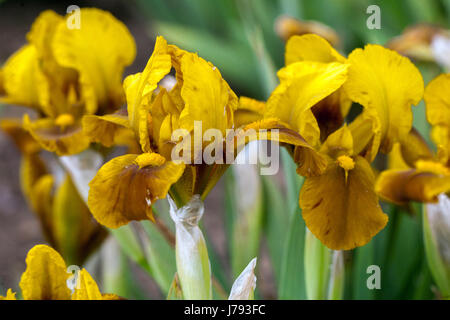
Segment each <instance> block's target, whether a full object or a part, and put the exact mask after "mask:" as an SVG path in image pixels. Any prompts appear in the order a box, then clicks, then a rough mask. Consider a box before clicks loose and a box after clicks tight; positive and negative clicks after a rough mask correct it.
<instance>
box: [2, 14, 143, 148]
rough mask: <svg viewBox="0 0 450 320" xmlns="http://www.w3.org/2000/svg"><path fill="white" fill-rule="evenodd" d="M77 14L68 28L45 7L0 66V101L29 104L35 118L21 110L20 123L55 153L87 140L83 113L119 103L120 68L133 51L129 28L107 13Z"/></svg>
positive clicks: (114, 107)
mask: <svg viewBox="0 0 450 320" xmlns="http://www.w3.org/2000/svg"><path fill="white" fill-rule="evenodd" d="M80 19H81V21H82V25H81V28H80V29H69V28H68V26H67V23H66V20H67V18H65V17H62V16H60V15H58V14H56V13H55V12H53V11H50V10H48V11H44V12H43V13H41V14H40V15H39V17H38V18H37V19H36V20H35V22H34V23H33V25H32V28H31V30H30V32H29V33H28V35H27V40H28V43H27V44H26V45H24V46H23V47H22V48H21V49H20V50H18V51H17V52H16V53H15V54H13V55H12V56H11V57H10V58H9V59H8V60H7V62H6V63H5V65H4V66H3V68H2V71H1V79H2V80H1V81H0V83H1V87H2V89H1V90H0V96H1V101H2V102H5V103H9V104H16V105H23V106H27V107H30V108H32V109H34V110H35V111H36V113H37V115H38V119H36V120H31V119H30V117H29V116H28V115H25V116H24V121H23V122H24V128H25V129H26V130H28V131H29V132H30V133H31V134H32V136H33V137H34V139H35V140H36V141H38V142H39V143H40V144H41V146H42V147H43V148H45V149H46V150H49V151H52V152H56V153H57V154H58V155H67V154H75V153H78V152H80V151H83V150H84V149H86V148H87V147H88V146H89V143H90V141H89V139H88V138H87V136H86V135H85V134H84V133H83V131H82V128H81V123H80V121H81V117H82V115H84V114H104V113H110V112H112V111H115V110H117V109H118V108H119V107H120V106H121V105H122V104H123V102H124V93H123V89H122V85H121V82H122V73H123V70H124V68H125V66H127V65H130V64H131V63H132V62H133V60H134V57H135V54H136V47H135V43H134V39H133V37H132V36H131V34H130V33H129V31H128V29H127V28H126V26H125V25H123V24H122V23H121V22H120V21H118V20H117V19H116V18H114V17H113V16H112V15H111V14H110V13H108V12H105V11H102V10H99V9H94V8H88V9H81V10H80Z"/></svg>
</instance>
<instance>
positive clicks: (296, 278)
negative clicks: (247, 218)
mask: <svg viewBox="0 0 450 320" xmlns="http://www.w3.org/2000/svg"><path fill="white" fill-rule="evenodd" d="M304 247H305V223H304V222H303V219H302V216H301V211H300V208H298V209H297V210H296V211H295V213H294V214H292V216H291V222H290V226H289V229H288V233H287V238H286V243H285V248H284V252H283V258H282V263H281V280H280V287H279V288H278V298H279V299H306V286H305V267H304V263H303V253H304Z"/></svg>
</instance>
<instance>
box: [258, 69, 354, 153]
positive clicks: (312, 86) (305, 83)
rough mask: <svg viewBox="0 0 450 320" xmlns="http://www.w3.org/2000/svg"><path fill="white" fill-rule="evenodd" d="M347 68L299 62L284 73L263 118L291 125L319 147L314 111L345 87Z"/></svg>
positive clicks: (282, 71)
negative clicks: (315, 107) (315, 106)
mask: <svg viewBox="0 0 450 320" xmlns="http://www.w3.org/2000/svg"><path fill="white" fill-rule="evenodd" d="M347 68H348V65H346V64H341V63H328V64H325V63H318V62H296V63H293V64H290V65H289V66H287V67H285V68H283V69H281V70H280V71H279V72H278V76H279V78H280V80H281V83H280V85H279V86H278V87H277V88H276V89H275V90H274V91H273V92H272V94H271V96H270V97H269V100H268V101H267V104H266V110H265V115H264V116H265V117H266V118H273V117H276V118H279V119H280V120H281V121H283V122H286V123H288V124H289V125H290V126H291V127H292V128H293V129H294V130H296V131H298V132H299V133H300V135H301V136H302V137H304V138H305V139H306V141H308V143H309V144H311V145H312V146H314V147H315V146H317V145H318V144H319V142H320V129H319V126H318V123H317V120H316V119H315V117H314V115H313V113H312V111H311V108H312V107H313V106H314V105H315V104H316V103H318V102H319V101H320V100H322V99H324V98H325V97H327V96H328V95H330V94H331V93H332V92H334V91H336V90H337V89H338V88H339V87H340V86H341V85H342V84H343V83H344V81H345V80H346V78H347Z"/></svg>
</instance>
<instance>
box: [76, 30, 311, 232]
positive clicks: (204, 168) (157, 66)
mask: <svg viewBox="0 0 450 320" xmlns="http://www.w3.org/2000/svg"><path fill="white" fill-rule="evenodd" d="M172 69H174V70H175V73H176V84H175V85H174V86H173V88H171V89H169V90H167V89H165V88H163V87H162V86H159V87H158V84H160V82H161V80H162V79H163V78H164V77H165V76H166V75H167V74H169V72H170V71H171V70H172ZM124 88H125V91H126V98H127V105H128V106H127V109H128V115H124V114H113V115H106V116H86V117H85V118H84V119H83V126H84V127H85V128H86V130H85V131H86V132H88V134H89V135H90V136H91V137H92V139H98V141H99V142H102V143H104V144H105V143H110V142H111V141H112V137H114V135H115V132H116V130H118V129H119V128H121V129H122V130H123V129H128V130H130V131H132V132H134V134H135V137H136V140H137V141H138V143H139V145H140V147H141V152H140V153H136V154H127V155H123V156H120V157H117V158H115V159H113V160H111V161H109V162H108V163H106V164H105V165H104V166H103V167H102V168H101V169H100V170H99V171H98V173H97V175H96V177H95V178H94V179H93V180H92V181H91V183H90V192H89V198H88V205H89V208H90V210H91V211H92V213H93V215H94V217H95V218H96V219H97V220H98V221H99V222H100V223H101V224H104V225H106V226H108V227H110V228H117V227H119V226H121V225H124V224H126V223H128V222H130V221H132V220H142V219H152V211H151V205H152V204H153V203H154V202H155V201H156V200H158V199H161V198H165V197H166V195H167V193H170V195H171V196H172V198H173V199H174V200H175V201H176V202H177V205H183V204H185V203H187V202H188V201H189V200H190V199H191V198H192V196H193V195H194V194H199V195H201V197H202V198H204V197H205V196H206V195H207V194H208V192H209V191H210V190H211V188H212V187H213V186H214V185H215V183H216V182H217V181H218V180H219V178H220V177H221V176H222V174H223V173H224V172H225V170H226V169H227V168H228V164H220V163H213V164H207V163H205V162H204V161H203V160H202V158H201V156H202V151H203V150H204V149H205V148H206V147H207V146H206V144H204V145H202V146H201V148H200V150H192V154H191V155H189V156H188V157H191V160H192V161H191V162H190V163H192V164H189V165H185V164H184V163H178V164H177V163H175V162H173V161H172V159H171V152H172V149H173V148H174V147H175V144H176V143H175V142H174V141H172V139H171V138H172V133H173V132H174V130H176V129H183V130H185V132H186V133H189V134H190V133H192V132H193V131H194V125H195V121H201V125H202V128H201V129H202V134H203V133H204V132H206V130H208V129H217V130H219V131H220V133H221V134H222V136H223V139H224V140H223V141H215V142H214V143H213V144H225V139H226V136H227V130H228V129H237V128H238V126H239V127H242V133H245V132H246V131H247V130H250V129H254V130H257V129H267V130H269V131H270V129H281V131H280V134H279V137H278V138H277V140H279V141H282V142H290V143H291V144H294V145H301V146H304V147H309V148H311V147H310V146H308V145H307V143H306V142H305V140H304V139H303V138H302V137H301V136H300V135H299V134H298V133H296V132H295V131H293V130H289V129H287V128H286V127H285V126H283V125H281V124H279V123H278V122H276V121H273V119H267V120H261V121H259V120H260V119H261V118H260V116H259V115H258V112H259V111H260V108H261V107H262V106H261V104H260V103H258V102H254V101H252V100H250V99H247V100H246V99H244V100H243V101H241V102H242V103H241V104H239V102H238V98H237V96H236V95H235V94H234V92H233V91H232V90H231V88H230V87H229V85H228V84H227V82H226V81H225V80H224V79H223V78H222V76H221V74H220V72H219V70H218V69H217V68H216V67H215V66H214V65H212V64H211V63H210V62H207V61H205V60H204V59H202V58H200V57H199V56H198V55H197V54H195V53H190V52H187V51H184V50H181V49H179V48H178V47H176V46H174V45H168V44H167V42H166V40H164V38H162V37H158V38H157V39H156V44H155V48H154V51H153V54H152V56H151V57H150V59H149V61H148V63H147V66H146V67H145V69H144V71H143V72H141V73H138V74H134V75H130V76H128V77H127V78H126V79H125V81H124ZM249 104H251V106H250V105H249ZM235 115H236V117H235ZM248 117H249V118H248ZM255 120H256V122H252V121H255ZM249 122H251V123H249ZM194 134H195V133H194ZM254 138H258V136H256V137H254ZM254 138H253V139H254ZM270 138H271V137H270V133H269V134H268V137H267V139H270ZM247 142H248V141H247ZM194 149H195V148H194ZM311 149H312V148H311ZM236 150H237V148H236V149H233V150H223V153H224V154H225V153H227V152H231V153H232V155H233V156H235V154H236ZM233 159H234V158H233Z"/></svg>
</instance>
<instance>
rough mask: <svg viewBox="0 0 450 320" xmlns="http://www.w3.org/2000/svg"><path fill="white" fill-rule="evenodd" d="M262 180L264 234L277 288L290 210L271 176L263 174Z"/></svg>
mask: <svg viewBox="0 0 450 320" xmlns="http://www.w3.org/2000/svg"><path fill="white" fill-rule="evenodd" d="M261 180H262V185H263V189H264V190H263V194H264V196H263V198H264V210H265V213H264V216H265V222H264V234H265V236H266V240H267V247H268V250H269V255H270V260H271V263H272V267H273V270H274V276H275V282H276V284H277V288H279V287H280V284H281V271H282V259H283V249H284V246H285V242H286V230H288V229H289V221H290V219H289V212H288V209H287V205H286V201H285V199H284V197H283V195H282V193H281V190H280V187H279V186H277V185H276V184H275V182H274V181H272V179H271V178H270V177H267V176H262V177H261Z"/></svg>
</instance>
